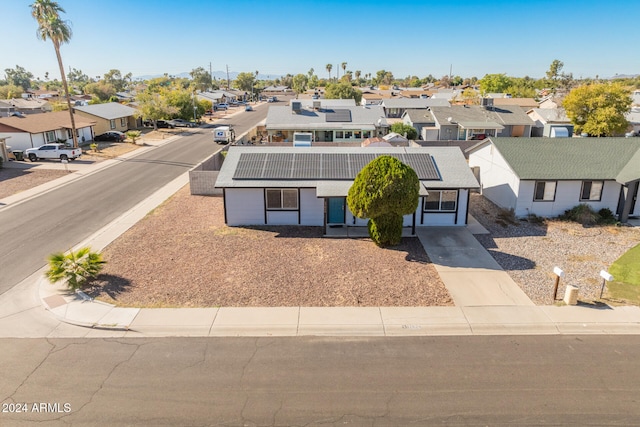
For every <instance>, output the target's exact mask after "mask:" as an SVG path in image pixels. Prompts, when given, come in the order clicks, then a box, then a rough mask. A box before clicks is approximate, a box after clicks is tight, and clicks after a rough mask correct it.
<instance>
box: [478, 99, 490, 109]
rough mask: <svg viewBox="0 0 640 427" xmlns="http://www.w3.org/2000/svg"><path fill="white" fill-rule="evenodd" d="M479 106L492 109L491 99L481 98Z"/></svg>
mask: <svg viewBox="0 0 640 427" xmlns="http://www.w3.org/2000/svg"><path fill="white" fill-rule="evenodd" d="M480 105H482V106H483V107H485V108H489V107H493V98H482V100H481V101H480Z"/></svg>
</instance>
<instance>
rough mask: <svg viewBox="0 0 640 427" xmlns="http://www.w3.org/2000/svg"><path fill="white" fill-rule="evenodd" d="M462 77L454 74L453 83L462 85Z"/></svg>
mask: <svg viewBox="0 0 640 427" xmlns="http://www.w3.org/2000/svg"><path fill="white" fill-rule="evenodd" d="M462 81H463V80H462V77H460V76H453V78H452V79H451V84H452V85H453V86H460V85H461V84H462Z"/></svg>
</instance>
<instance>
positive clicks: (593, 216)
mask: <svg viewBox="0 0 640 427" xmlns="http://www.w3.org/2000/svg"><path fill="white" fill-rule="evenodd" d="M559 218H560V219H563V220H565V221H573V222H577V223H580V224H582V225H594V224H597V223H598V220H599V219H600V217H599V216H598V213H597V212H595V211H594V210H593V208H592V207H591V206H589V205H587V204H586V203H580V204H579V205H576V206H574V207H572V208H571V209H567V210H566V211H564V214H563V215H560V216H559Z"/></svg>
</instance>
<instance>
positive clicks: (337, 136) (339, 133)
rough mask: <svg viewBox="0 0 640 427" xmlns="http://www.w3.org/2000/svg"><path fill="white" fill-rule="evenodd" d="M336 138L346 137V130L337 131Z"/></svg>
mask: <svg viewBox="0 0 640 427" xmlns="http://www.w3.org/2000/svg"><path fill="white" fill-rule="evenodd" d="M336 139H344V132H343V131H341V130H337V131H336Z"/></svg>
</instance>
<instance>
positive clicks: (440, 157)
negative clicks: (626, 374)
mask: <svg viewBox="0 0 640 427" xmlns="http://www.w3.org/2000/svg"><path fill="white" fill-rule="evenodd" d="M255 153H257V154H258V155H260V154H261V153H268V154H269V155H273V156H274V158H273V162H278V161H280V164H281V163H282V162H281V161H282V158H281V157H282V156H281V155H289V154H291V153H293V154H295V156H293V157H291V159H290V160H291V162H292V165H291V170H294V171H295V170H302V169H304V170H308V168H307V167H304V168H299V167H298V168H296V165H298V164H303V163H304V164H305V165H306V164H307V163H308V162H310V161H312V160H313V159H312V158H317V157H319V156H326V155H329V156H333V159H334V160H335V156H336V155H339V156H340V157H341V158H342V159H343V160H347V159H346V158H345V156H349V155H356V156H358V155H362V154H369V155H370V154H374V155H376V156H377V155H383V154H389V155H395V156H398V157H403V156H404V155H408V156H415V155H418V157H419V160H420V161H424V160H425V159H428V158H430V159H432V161H433V166H434V167H435V175H432V176H434V177H436V176H437V178H435V179H421V181H420V182H421V183H422V186H423V189H429V188H431V189H457V188H478V187H479V185H478V181H477V180H476V178H475V177H474V175H473V173H472V172H471V169H470V168H469V166H468V165H467V162H466V160H465V158H464V156H463V154H462V151H460V149H459V148H458V147H428V148H423V147H364V148H363V147H240V146H233V147H230V148H229V151H228V154H227V156H226V158H225V161H224V163H223V164H222V168H221V170H220V173H219V175H218V179H217V181H216V187H218V188H261V187H272V188H297V187H315V188H316V189H317V194H318V196H319V197H331V196H336V197H338V196H346V195H347V192H348V191H349V188H350V187H351V184H352V182H353V178H345V177H346V176H347V175H349V176H352V175H354V172H355V173H357V171H350V173H348V174H347V173H346V171H344V170H343V169H333V173H336V172H337V173H338V175H339V176H340V177H339V178H335V179H317V178H289V179H282V178H276V179H244V178H238V177H237V176H236V171H237V169H238V164H239V160H240V157H241V156H242V155H243V154H255ZM298 154H303V156H298ZM309 155H311V156H309ZM407 158H408V157H407ZM316 160H317V159H316ZM267 162H268V160H266V161H265V163H267ZM305 162H307V163H305ZM348 163H349V162H346V163H342V162H340V163H336V164H348ZM351 164H353V163H351ZM274 165H275V163H274ZM261 170H262V169H261ZM341 172H345V174H342V173H341ZM432 172H433V170H432ZM418 175H419V176H420V175H421V174H420V173H418ZM422 194H426V191H422Z"/></svg>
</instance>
